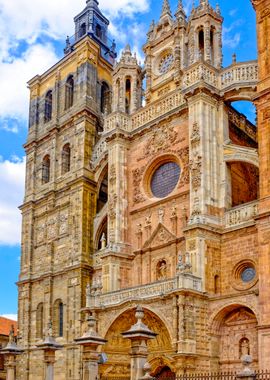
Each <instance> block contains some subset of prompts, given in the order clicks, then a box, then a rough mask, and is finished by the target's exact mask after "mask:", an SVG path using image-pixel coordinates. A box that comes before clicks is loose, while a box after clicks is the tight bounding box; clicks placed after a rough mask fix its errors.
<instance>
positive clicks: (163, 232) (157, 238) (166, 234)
mask: <svg viewBox="0 0 270 380" xmlns="http://www.w3.org/2000/svg"><path fill="white" fill-rule="evenodd" d="M175 239H176V236H175V235H174V234H172V233H171V232H170V231H169V230H168V229H167V228H166V227H165V226H164V225H163V224H162V223H159V224H158V226H157V228H156V229H155V230H154V232H153V233H152V235H151V236H150V238H149V239H148V240H147V241H146V242H145V244H144V246H143V248H153V247H158V246H160V245H163V244H166V243H168V242H170V241H173V240H175Z"/></svg>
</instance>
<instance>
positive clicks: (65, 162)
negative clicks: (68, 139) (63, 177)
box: [62, 144, 70, 174]
mask: <svg viewBox="0 0 270 380" xmlns="http://www.w3.org/2000/svg"><path fill="white" fill-rule="evenodd" d="M69 171H70V145H69V144H66V145H64V147H63V150H62V174H65V173H68V172H69Z"/></svg>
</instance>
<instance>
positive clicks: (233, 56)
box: [232, 53, 236, 64]
mask: <svg viewBox="0 0 270 380" xmlns="http://www.w3.org/2000/svg"><path fill="white" fill-rule="evenodd" d="M235 63H236V54H235V53H233V55H232V64H235Z"/></svg>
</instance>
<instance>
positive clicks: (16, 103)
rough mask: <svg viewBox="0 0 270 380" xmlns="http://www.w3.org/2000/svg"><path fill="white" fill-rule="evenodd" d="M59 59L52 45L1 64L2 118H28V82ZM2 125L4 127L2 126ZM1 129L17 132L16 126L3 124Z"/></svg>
mask: <svg viewBox="0 0 270 380" xmlns="http://www.w3.org/2000/svg"><path fill="white" fill-rule="evenodd" d="M57 59H58V57H57V55H56V53H55V51H54V48H53V47H52V45H50V44H46V45H40V44H38V45H34V46H31V47H29V49H28V50H27V51H26V52H25V53H24V54H23V55H22V57H20V58H15V59H13V60H12V62H0V83H1V91H2V93H3V94H5V96H1V97H0V117H2V118H7V117H13V118H24V119H26V118H27V116H28V107H29V105H28V103H29V94H28V89H27V85H26V83H27V81H28V80H29V79H30V78H32V77H33V76H35V75H36V74H38V73H42V72H43V71H45V70H46V69H48V68H49V67H50V66H52V65H53V64H54V63H55V62H56V61H57ZM1 124H2V125H1ZM1 124H0V128H2V129H6V130H7V129H11V131H12V132H16V125H15V124H13V125H12V126H11V125H10V124H7V123H6V122H5V121H4V122H3V121H2V122H1Z"/></svg>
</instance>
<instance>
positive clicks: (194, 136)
mask: <svg viewBox="0 0 270 380" xmlns="http://www.w3.org/2000/svg"><path fill="white" fill-rule="evenodd" d="M190 141H191V145H192V148H195V147H196V146H198V145H199V144H200V141H201V135H200V128H199V125H198V123H197V122H195V123H194V124H193V127H192V133H191V136H190Z"/></svg>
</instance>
